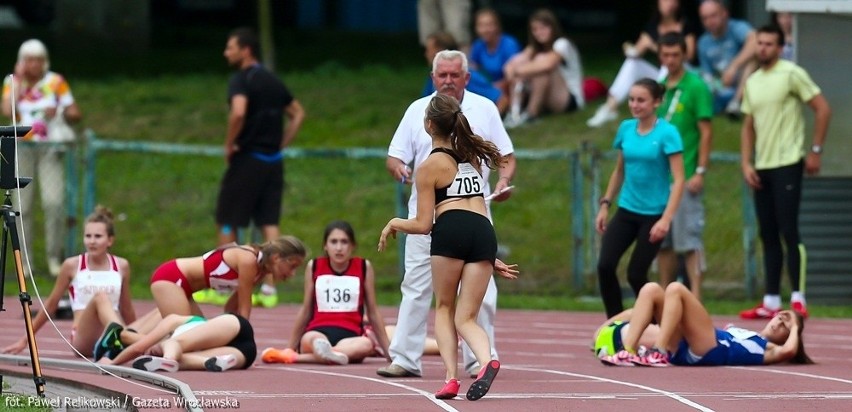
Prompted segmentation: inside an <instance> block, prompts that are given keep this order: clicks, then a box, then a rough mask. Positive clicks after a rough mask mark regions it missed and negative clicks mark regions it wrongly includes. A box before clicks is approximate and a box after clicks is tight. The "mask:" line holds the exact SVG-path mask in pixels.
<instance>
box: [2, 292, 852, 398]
mask: <svg viewBox="0 0 852 412" xmlns="http://www.w3.org/2000/svg"><path fill="white" fill-rule="evenodd" d="M135 304H136V311H137V313H138V314H142V313H145V312H146V311H147V310H149V309H151V308H152V305H151V303H150V302H141V301H140V302H136V303H135ZM34 306H35V305H34ZM6 308H7V311H6V312H2V313H0V326H1V327H2V330H3V333H2V336H0V346H5V345H7V344H9V343H11V342H13V341H14V340H15V339H18V338H19V337H20V336H21V335H22V334H23V331H24V329H25V328H24V321H23V319H22V317H21V312H20V306H19V305H17V302H13V301H12V299H7V300H6ZM203 309H204V312H205V313H206V314H208V315H212V314H215V313H218V312H219V311H220V310H221V308H217V307H213V306H206V305H205V306H203ZM297 309H298V308H297V307H296V306H288V305H282V306H279V307H276V308H273V309H263V308H255V309H254V310H253V311H252V324H253V325H254V327H255V337H256V340H257V344H258V348H259V351H260V350H262V349H263V348H265V347H268V346H276V347H282V346H283V345H285V343H286V340H287V338H288V336H289V332H290V326H291V325H292V321H293V319H294V317H295V315H296V310H297ZM382 313H383V314H384V316H385V319H386V322H387V323H390V324H392V323H395V318H396V308H382ZM603 320H604V316H603V314H602V313H574V312H547V311H523V310H500V311H499V312H498V317H497V324H496V334H497V348H498V351H499V354H500V359H501V361H502V365H503V366H502V368H501V370H500V374H499V375H498V377H497V379H496V380H495V383H494V385H493V386H492V388H491V391H490V392H489V394H488V395H487V396H486V397H485V398H483V399H481V400H479V401H476V402H470V401H466V400H464V399H463V396H464V395H463V394H464V392H465V391H466V390H467V387H468V385H469V384H470V383H471V381H472V379H470V378H467V377H464V378H463V379H462V395H461V396H459V397H457V398H456V399H453V400H449V401H439V400H436V399H434V397H433V396H432V393H433V392H434V391H436V390H437V389H439V388H440V387H441V386H442V385H443V382H444V368H443V365H442V363H441V361H440V358H439V357H437V356H430V357H424V362H423V364H424V375H423V377H422V378H404V379H387V378H382V377H380V376H378V375H376V368H378V367H381V366H383V365H385V361H384V360H383V359H381V358H369V359H367V360H366V361H365V362H364V363H363V364H357V365H347V366H326V365H280V364H274V365H264V364H262V363H260V360H259V359H258V361H257V362H256V363H255V365H254V366H253V367H252V368H250V369H248V370H239V371H227V372H224V373H212V372H189V371H184V372H177V373H173V374H169V376H171V377H173V378H176V379H179V380H181V381H183V382H185V383H187V384H188V385H189V386H190V387H191V388H192V390H193V392H194V393H195V395H196V397H198V398H199V399H204V400H205V401H211V400H217V399H218V400H220V401H221V400H227V401H229V402H231V403H230V405H232V406H233V405H234V403H233V401H236V402H237V403H238V404H239V410H242V411H269V410H294V411H309V410H322V411H329V410H333V411H337V410H373V411H399V410H406V411H495V410H500V411H501V412H506V411H530V410H540V411H543V410H560V411H618V412H623V411H688V410H700V411H730V410H773V411H804V410H848V409H849V407H850V406H849V405H852V403H850V401H852V336H850V335H852V321H850V320H828V319H811V320H810V321H808V322H807V324H806V328H805V344H806V348H807V349H808V352H809V354H810V355H811V357H812V358H813V359H814V360H815V361H816V362H817V364H815V365H776V366H759V367H714V368H686V367H669V368H665V369H659V368H639V367H633V368H616V367H605V366H603V365H601V364H600V363H599V362H598V361H597V360H596V359H595V358H594V357H593V356H592V354H591V352H590V350H589V343H590V340H591V334H592V332H593V331H594V329H595V328H596V327H597V326H598V325H599V324H600V323H601V322H602V321H603ZM714 321H715V323H716V324H717V325H718V326H723V325H725V324H726V323H728V322H734V323H736V324H737V325H738V326H742V327H745V328H749V329H760V328H761V327H762V325H763V323H764V322H761V321H740V320H738V319H734V318H730V317H716V318H714ZM57 324H58V326H59V328H60V330H61V331H63V333H66V332H67V331H68V330H70V321H58V322H57ZM429 324H430V325H431V324H432V321H431V320H430V322H429ZM430 335H431V326H430ZM37 341H38V345H39V352H40V357H41V358H42V359H44V358H57V359H73V357H72V355H71V353H70V351H69V349H68V348H67V347H66V345H65V343H64V342H63V341H62V340H61V339H60V337H59V335H58V334H57V332H56V331H55V330H53V328H52V327H51V326H50V325H49V324H47V325H45V326H44V327H43V328H42V330H41V331H40V332H39V333H38V335H37ZM0 369H6V370H15V371H18V372H24V373H31V372H32V369H31V368H30V367H29V366H9V365H6V364H0ZM42 371H43V375H44V376H45V377H46V379H47V387H48V390H49V389H50V385H51V378H54V377H55V378H67V379H72V380H75V381H80V382H87V383H90V384H94V385H97V386H102V387H104V388H108V389H111V390H115V391H118V392H120V393H125V394H129V395H132V396H137V397H139V398H140V399H156V398H161V399H165V400H168V401H172V403H171V405H170V406H171V407H172V408H171V409H176V406H175V404H174V403H173V399H174V395H173V394H171V393H165V392H162V391H160V390H159V389H156V388H153V389H152V388H150V387H141V386H138V385H136V384H133V383H128V382H125V381H122V380H119V379H117V378H113V377H110V376H107V375H99V374H95V373H90V372H79V371H70V370H62V369H55V368H47V367H43V368H42ZM460 371H462V369H461V368H460ZM140 409H143V408H140ZM205 410H218V409H216V408H207V409H205Z"/></svg>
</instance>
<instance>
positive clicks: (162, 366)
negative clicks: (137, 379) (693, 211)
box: [133, 356, 178, 372]
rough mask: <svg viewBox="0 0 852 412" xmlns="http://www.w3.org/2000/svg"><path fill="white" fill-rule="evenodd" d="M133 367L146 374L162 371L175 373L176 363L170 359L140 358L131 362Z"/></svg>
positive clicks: (157, 357) (176, 369) (156, 357)
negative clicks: (146, 372)
mask: <svg viewBox="0 0 852 412" xmlns="http://www.w3.org/2000/svg"><path fill="white" fill-rule="evenodd" d="M133 367H134V368H136V369H141V370H143V371H148V372H156V371H164V372H177V371H178V363H177V361H175V360H172V359H166V358H161V357H159V356H140V357H138V358H136V360H134V361H133Z"/></svg>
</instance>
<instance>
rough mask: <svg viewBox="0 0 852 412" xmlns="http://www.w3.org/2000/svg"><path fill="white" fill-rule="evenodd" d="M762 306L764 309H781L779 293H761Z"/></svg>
mask: <svg viewBox="0 0 852 412" xmlns="http://www.w3.org/2000/svg"><path fill="white" fill-rule="evenodd" d="M763 307H764V308H766V309H773V310H777V309H781V295H763Z"/></svg>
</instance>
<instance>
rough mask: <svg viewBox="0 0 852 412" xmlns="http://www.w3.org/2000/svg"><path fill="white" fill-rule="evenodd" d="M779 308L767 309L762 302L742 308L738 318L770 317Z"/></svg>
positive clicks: (776, 312) (778, 310)
mask: <svg viewBox="0 0 852 412" xmlns="http://www.w3.org/2000/svg"><path fill="white" fill-rule="evenodd" d="M780 311H781V310H780V309H769V308H767V307H765V306H763V304H762V303H761V304H759V305H757V306H755V307H754V308H751V309H747V310H744V311H742V312H740V318H742V319H772V318H774V317H775V315H777V314H778V312H780Z"/></svg>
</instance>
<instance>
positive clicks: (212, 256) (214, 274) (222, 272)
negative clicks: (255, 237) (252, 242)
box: [202, 246, 254, 293]
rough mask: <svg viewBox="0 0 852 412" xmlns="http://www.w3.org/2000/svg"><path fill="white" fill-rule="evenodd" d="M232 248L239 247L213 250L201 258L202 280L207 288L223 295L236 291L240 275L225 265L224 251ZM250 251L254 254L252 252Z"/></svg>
mask: <svg viewBox="0 0 852 412" xmlns="http://www.w3.org/2000/svg"><path fill="white" fill-rule="evenodd" d="M232 247H240V246H230V247H224V248H220V249H214V250H211V251H209V252H207V253H205V254H204V255H203V256H202V259H203V260H204V280H205V281H206V282H207V287H208V288H211V289H215V290H216V291H218V292H223V293H233V292H235V291H236V290H237V286H238V285H239V278H240V274H239V273H237V271H236V270H234V269H233V268H231V267H230V266H228V264H227V263H225V257H224V253H225V251H226V250H228V249H230V248H232ZM244 250H250V249H244ZM250 251H251V252H252V253H254V251H253V250H250Z"/></svg>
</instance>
